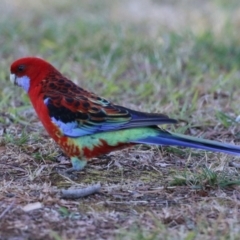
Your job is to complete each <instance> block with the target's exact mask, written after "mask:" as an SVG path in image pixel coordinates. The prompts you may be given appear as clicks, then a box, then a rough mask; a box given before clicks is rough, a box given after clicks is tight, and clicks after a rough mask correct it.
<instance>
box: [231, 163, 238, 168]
mask: <svg viewBox="0 0 240 240" xmlns="http://www.w3.org/2000/svg"><path fill="white" fill-rule="evenodd" d="M229 166H230V167H235V168H240V164H239V163H236V162H230V163H229Z"/></svg>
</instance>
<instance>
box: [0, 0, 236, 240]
mask: <svg viewBox="0 0 240 240" xmlns="http://www.w3.org/2000/svg"><path fill="white" fill-rule="evenodd" d="M0 13H1V14H0V19H1V21H0V32H1V35H0V36H1V37H0V43H1V44H0V46H1V47H0V56H1V64H0V81H1V89H0V138H1V139H0V140H1V145H0V181H1V184H0V192H1V194H0V239H1V240H2V239H10V240H15V239H21V240H22V239H53V240H59V239H140V240H155V239H186V240H192V239H238V238H239V234H240V222H239V219H240V211H239V206H240V187H239V184H240V170H239V168H240V165H239V161H240V158H239V157H237V156H231V155H226V154H222V153H210V152H205V151H196V150H193V149H184V148H179V147H178V148H177V147H170V146H169V147H156V146H145V145H141V146H136V147H133V148H130V149H125V150H122V151H118V152H113V153H111V154H109V155H107V156H102V157H100V158H96V159H93V160H92V162H90V163H89V164H88V165H87V167H86V168H85V169H84V170H83V171H82V172H79V173H78V174H77V177H76V178H75V179H74V180H72V179H69V178H67V177H64V176H63V175H61V174H59V172H60V171H61V170H64V169H66V168H68V167H70V166H71V165H70V163H69V159H68V158H67V156H65V155H64V153H63V152H62V151H61V149H60V148H58V146H57V145H56V144H55V143H54V142H53V140H51V139H50V138H49V136H48V134H47V133H46V132H45V130H44V129H43V127H42V125H41V123H40V122H39V120H38V119H37V116H36V114H35V112H34V110H33V109H32V106H31V104H30V102H29V100H28V97H27V95H26V94H25V93H24V92H23V90H22V89H19V88H17V87H16V86H12V85H11V83H10V81H9V66H10V64H11V62H13V61H14V60H15V59H17V58H19V57H23V56H29V55H31V56H40V57H42V58H45V59H47V60H48V61H49V62H51V63H52V64H53V65H54V66H56V67H57V68H58V69H59V70H60V71H61V72H62V73H64V75H66V76H67V77H69V78H71V79H72V80H73V81H74V82H75V83H77V84H79V85H80V86H81V87H83V88H86V89H88V90H90V91H93V92H95V93H97V94H98V95H100V96H103V97H105V98H107V99H109V100H111V101H112V102H114V103H117V104H120V105H123V106H127V107H129V108H132V109H135V110H141V111H148V112H162V113H165V114H167V115H169V116H170V117H172V118H176V119H178V120H179V123H178V124H176V125H174V126H169V125H167V126H164V128H167V129H169V130H171V131H175V132H178V133H184V134H188V135H192V136H196V137H205V138H208V139H214V140H218V141H222V142H228V143H232V144H238V145H240V141H239V137H240V135H239V133H240V127H239V123H238V122H236V121H235V119H236V117H237V116H238V115H240V108H239V102H240V97H239V96H240V94H239V93H240V72H239V66H240V40H239V39H240V35H239V30H238V29H239V26H240V17H239V16H240V5H239V3H238V1H237V0H231V1H228V2H227V3H226V1H223V0H214V1H203V0H201V1H200V0H199V1H190V0H181V1H160V0H158V1H157V0H155V1H154V0H152V1H147V0H131V1H125V0H123V1H107V0H99V1H97V2H96V1H89V0H88V1H87V0H84V1H81V2H80V1H77V0H72V1H63V0H53V1H48V2H47V1H41V2H40V1H38V2H37V1H27V0H25V1H24V0H8V1H2V2H1V3H0ZM96 183H100V184H101V190H100V192H99V193H97V194H94V195H91V196H89V197H86V198H82V199H76V200H66V199H63V198H62V197H61V194H60V190H61V189H63V188H69V187H80V188H81V187H86V186H89V185H91V184H96Z"/></svg>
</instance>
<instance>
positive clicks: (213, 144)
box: [134, 130, 240, 155]
mask: <svg viewBox="0 0 240 240" xmlns="http://www.w3.org/2000/svg"><path fill="white" fill-rule="evenodd" d="M134 143H142V144H156V145H174V146H182V147H190V148H197V149H203V150H208V151H214V152H223V153H228V154H232V155H240V146H237V145H232V144H227V143H221V142H217V141H212V140H206V139H202V138H197V137H190V136H186V135H182V134H177V133H172V132H167V131H162V130H160V131H159V133H158V134H157V135H156V136H149V137H146V138H143V139H139V140H137V141H134Z"/></svg>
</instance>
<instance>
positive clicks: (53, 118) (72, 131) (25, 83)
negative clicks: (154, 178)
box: [10, 57, 240, 173]
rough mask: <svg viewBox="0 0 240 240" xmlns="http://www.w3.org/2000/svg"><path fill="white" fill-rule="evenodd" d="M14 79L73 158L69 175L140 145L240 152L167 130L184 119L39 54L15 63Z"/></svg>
mask: <svg viewBox="0 0 240 240" xmlns="http://www.w3.org/2000/svg"><path fill="white" fill-rule="evenodd" d="M10 80H11V82H12V83H14V84H15V85H18V86H20V87H22V88H23V89H24V90H25V92H26V93H27V94H28V96H29V98H30V101H31V103H32V105H33V107H34V109H35V111H36V113H37V115H38V117H39V119H40V121H41V122H42V124H43V126H44V127H45V129H46V131H47V132H48V134H49V135H50V137H51V138H53V139H54V140H55V142H56V143H57V144H58V145H59V146H60V148H61V149H62V150H63V151H64V152H65V153H66V155H67V156H68V157H69V158H70V160H71V163H72V167H70V168H69V169H67V170H66V172H68V173H73V172H74V171H80V170H82V169H83V168H84V167H85V165H86V164H87V162H89V161H90V160H91V159H92V158H95V157H99V156H100V155H103V154H108V153H110V152H112V151H115V150H121V149H124V148H128V147H131V146H134V145H137V144H150V145H160V146H164V145H168V146H171V145H173V146H182V147H189V148H195V149H202V150H206V151H214V152H223V153H227V154H232V155H236V156H238V155H240V146H237V145H233V144H227V143H223V142H218V141H213V140H207V139H203V138H198V137H192V136H188V135H184V134H179V133H173V132H170V131H167V130H164V129H162V128H161V127H160V126H159V125H162V124H176V123H177V122H178V121H177V120H176V119H172V118H170V117H168V116H167V115H165V114H162V113H146V112H140V111H135V110H132V109H129V108H127V107H123V106H120V105H116V104H114V103H112V102H110V101H108V100H106V99H105V98H103V97H99V96H98V95H96V94H95V93H93V92H89V91H87V90H85V89H83V88H81V87H79V86H78V85H76V84H75V83H74V82H72V81H71V80H69V79H68V78H67V77H65V76H63V75H62V74H61V73H60V71H58V70H57V69H56V68H55V67H54V66H53V65H52V64H50V63H48V62H47V61H45V60H44V59H41V58H38V57H23V58H20V59H18V60H16V61H14V62H13V63H12V64H11V67H10Z"/></svg>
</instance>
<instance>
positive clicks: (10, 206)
mask: <svg viewBox="0 0 240 240" xmlns="http://www.w3.org/2000/svg"><path fill="white" fill-rule="evenodd" d="M14 202H15V200H14V201H12V202H11V204H10V205H9V206H8V207H7V208H5V209H4V211H3V212H2V213H1V214H0V219H1V218H3V217H4V215H5V214H6V213H7V212H8V211H9V210H10V209H11V208H12V206H13V204H14Z"/></svg>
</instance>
